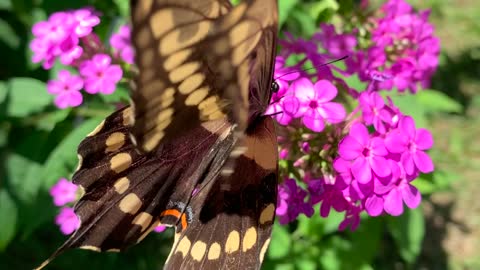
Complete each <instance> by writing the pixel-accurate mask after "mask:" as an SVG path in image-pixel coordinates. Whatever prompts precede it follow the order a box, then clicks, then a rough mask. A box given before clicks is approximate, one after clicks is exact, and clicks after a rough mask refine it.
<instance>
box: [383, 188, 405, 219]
mask: <svg viewBox="0 0 480 270" xmlns="http://www.w3.org/2000/svg"><path fill="white" fill-rule="evenodd" d="M383 199H384V200H385V204H384V209H385V212H387V213H388V214H390V215H392V216H399V215H401V214H402V213H403V201H402V194H401V193H400V191H398V189H392V190H391V191H390V193H388V194H387V195H386V196H384V197H383Z"/></svg>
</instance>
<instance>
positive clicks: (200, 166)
mask: <svg viewBox="0 0 480 270" xmlns="http://www.w3.org/2000/svg"><path fill="white" fill-rule="evenodd" d="M131 6H132V24H133V33H132V39H133V44H134V47H135V49H136V64H137V67H138V76H136V78H135V79H134V87H133V88H132V91H131V96H132V104H131V106H130V107H126V108H123V109H121V110H119V111H117V112H114V113H113V114H112V115H110V116H109V117H107V118H106V119H105V120H104V121H103V122H102V123H101V124H100V125H99V127H97V128H96V129H95V130H94V131H93V132H92V133H91V134H89V135H88V136H87V138H86V139H85V140H84V141H82V143H81V144H80V146H79V149H78V154H79V158H80V160H81V164H79V168H78V170H77V172H76V173H75V174H74V176H73V179H72V181H73V182H74V183H75V184H77V185H80V186H81V187H82V188H83V189H84V190H85V195H84V196H83V197H82V198H81V199H80V201H79V202H78V203H77V205H76V206H75V213H76V214H77V215H78V216H79V218H80V220H81V226H80V228H79V229H78V230H77V231H76V232H75V234H74V235H73V236H72V237H71V238H70V239H68V240H67V241H66V242H65V244H64V245H63V246H62V247H61V248H60V249H59V250H58V251H57V253H59V252H61V251H63V250H65V249H67V248H74V247H77V248H84V249H90V250H96V251H120V250H124V249H125V248H127V247H128V246H130V245H132V244H136V243H138V242H139V241H141V240H142V239H143V238H144V237H145V236H146V235H148V233H149V232H150V231H152V230H153V229H154V228H155V227H156V226H157V225H159V224H164V225H169V226H173V227H175V231H176V236H175V242H174V244H173V246H172V250H171V253H170V256H169V258H168V260H167V261H166V263H165V269H217V268H219V269H258V268H260V266H261V263H262V260H263V256H264V254H265V252H266V250H267V248H268V244H269V242H270V234H271V229H272V225H273V221H274V216H275V206H276V198H277V156H278V154H277V142H276V135H275V128H274V124H273V121H272V119H271V118H270V117H268V116H263V113H264V111H265V109H266V107H267V105H268V103H269V99H270V96H271V92H270V87H271V85H272V76H273V65H274V56H275V42H276V31H277V25H276V21H277V4H276V1H274V0H250V1H243V2H242V3H241V4H239V5H238V6H235V7H232V6H231V4H230V3H229V1H226V0H198V1H186V0H175V1H173V0H172V1H169V0H156V1H154V0H136V1H131ZM57 253H56V254H57ZM56 254H54V256H55V255H56Z"/></svg>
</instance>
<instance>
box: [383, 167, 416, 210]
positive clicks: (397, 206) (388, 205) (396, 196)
mask: <svg viewBox="0 0 480 270" xmlns="http://www.w3.org/2000/svg"><path fill="white" fill-rule="evenodd" d="M415 178H416V175H415V176H414V177H411V176H410V177H408V176H406V175H404V176H403V177H402V179H401V180H400V182H399V183H398V184H397V185H396V187H395V188H393V189H392V190H391V191H390V192H389V193H387V194H385V195H384V196H383V199H384V209H385V212H387V213H388V214H390V215H392V216H399V215H401V214H402V213H403V203H405V204H406V205H407V206H408V208H411V209H415V208H417V207H418V206H419V205H420V202H421V201H422V195H421V194H420V192H419V191H418V189H417V188H416V187H414V186H413V185H412V184H411V183H410V182H411V181H413V180H414V179H415Z"/></svg>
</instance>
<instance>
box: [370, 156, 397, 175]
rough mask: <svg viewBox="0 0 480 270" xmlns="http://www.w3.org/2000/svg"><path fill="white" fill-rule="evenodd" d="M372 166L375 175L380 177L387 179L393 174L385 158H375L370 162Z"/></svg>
mask: <svg viewBox="0 0 480 270" xmlns="http://www.w3.org/2000/svg"><path fill="white" fill-rule="evenodd" d="M370 166H371V167H372V170H373V171H374V172H375V174H376V175H378V176H380V177H386V176H389V175H390V174H391V173H392V170H391V169H390V164H388V162H387V160H386V159H385V158H384V157H379V156H373V157H372V158H371V160H370Z"/></svg>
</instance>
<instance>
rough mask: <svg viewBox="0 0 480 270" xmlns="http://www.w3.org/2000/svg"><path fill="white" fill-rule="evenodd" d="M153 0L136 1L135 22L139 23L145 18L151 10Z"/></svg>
mask: <svg viewBox="0 0 480 270" xmlns="http://www.w3.org/2000/svg"><path fill="white" fill-rule="evenodd" d="M152 2H153V0H143V1H138V5H137V9H136V10H135V19H136V21H141V20H143V19H144V18H146V17H147V14H148V13H149V12H150V10H151V8H152Z"/></svg>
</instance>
